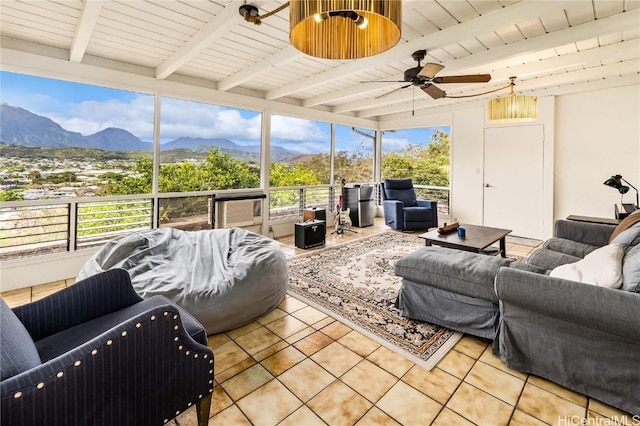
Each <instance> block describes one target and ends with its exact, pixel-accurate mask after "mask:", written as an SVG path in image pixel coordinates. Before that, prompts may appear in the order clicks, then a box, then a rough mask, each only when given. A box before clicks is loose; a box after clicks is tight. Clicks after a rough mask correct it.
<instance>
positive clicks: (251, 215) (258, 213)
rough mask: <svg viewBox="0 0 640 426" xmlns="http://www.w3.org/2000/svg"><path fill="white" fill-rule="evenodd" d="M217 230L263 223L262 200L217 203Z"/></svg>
mask: <svg viewBox="0 0 640 426" xmlns="http://www.w3.org/2000/svg"><path fill="white" fill-rule="evenodd" d="M216 213H217V214H216V216H217V219H216V228H234V227H235V228H242V227H245V226H253V225H258V224H261V223H262V200H230V201H221V202H219V203H217V208H216Z"/></svg>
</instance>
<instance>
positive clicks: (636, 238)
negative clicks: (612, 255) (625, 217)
mask: <svg viewBox="0 0 640 426" xmlns="http://www.w3.org/2000/svg"><path fill="white" fill-rule="evenodd" d="M638 243H640V222H637V223H635V224H633V225H632V226H630V227H629V228H628V229H625V230H624V231H622V232H621V233H619V234H618V235H617V236H616V237H615V238H613V239H612V240H611V242H610V244H620V245H621V246H622V247H624V250H625V252H626V251H627V250H629V249H630V248H632V247H633V246H635V245H637V244H638Z"/></svg>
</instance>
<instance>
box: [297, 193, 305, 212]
mask: <svg viewBox="0 0 640 426" xmlns="http://www.w3.org/2000/svg"><path fill="white" fill-rule="evenodd" d="M299 191H300V195H299V197H298V216H302V211H303V210H304V205H305V199H304V198H305V192H304V191H305V189H304V188H300V190H299Z"/></svg>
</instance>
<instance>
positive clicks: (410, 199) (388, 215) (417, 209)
mask: <svg viewBox="0 0 640 426" xmlns="http://www.w3.org/2000/svg"><path fill="white" fill-rule="evenodd" d="M380 194H381V197H382V208H383V209H384V221H385V223H386V224H387V225H389V226H391V227H392V228H393V229H397V230H399V231H414V230H418V229H425V230H428V229H429V228H434V227H435V228H437V227H438V204H437V202H435V201H430V200H418V199H417V197H416V191H415V189H414V188H413V182H412V180H411V179H385V181H384V182H382V183H381V184H380Z"/></svg>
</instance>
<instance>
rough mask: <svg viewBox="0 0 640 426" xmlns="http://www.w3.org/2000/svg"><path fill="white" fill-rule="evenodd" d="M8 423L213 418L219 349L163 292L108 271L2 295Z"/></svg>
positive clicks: (1, 368)
mask: <svg viewBox="0 0 640 426" xmlns="http://www.w3.org/2000/svg"><path fill="white" fill-rule="evenodd" d="M0 321H1V323H0V326H1V330H2V331H1V333H0V356H1V357H0V372H1V374H2V379H1V381H0V393H1V406H0V409H1V413H0V423H2V424H3V425H13V426H21V425H42V424H47V425H60V426H69V425H92V426H98V425H132V426H133V425H137V426H140V425H162V424H164V423H167V422H168V421H169V420H170V419H172V418H174V417H176V416H177V415H178V414H180V413H182V412H183V411H185V410H186V409H188V408H189V407H191V406H192V405H195V406H196V411H197V417H198V423H199V425H201V426H203V425H206V424H207V423H208V421H209V408H210V405H211V395H212V391H213V352H212V351H211V349H209V348H208V347H207V346H206V343H207V336H206V334H205V330H204V328H203V327H202V326H201V325H200V324H199V323H198V322H197V321H196V320H195V319H194V318H193V317H191V315H189V314H188V313H187V312H185V311H183V310H182V309H181V308H179V307H177V306H176V305H175V304H173V303H172V302H170V301H169V300H168V299H166V298H164V297H163V296H154V297H151V298H149V299H145V300H143V299H142V298H140V297H139V296H138V295H137V294H136V293H135V291H134V290H133V287H132V285H131V281H130V279H129V274H128V273H127V272H126V271H125V270H123V269H112V270H109V271H106V272H103V273H101V274H97V275H94V276H91V277H89V278H86V279H84V280H82V281H79V282H77V283H76V284H74V285H72V286H70V287H67V288H65V289H63V290H60V291H59V292H57V293H54V294H52V295H51V296H48V297H46V298H44V299H41V300H38V301H36V302H33V303H29V304H27V305H23V306H19V307H16V308H14V309H11V308H9V307H8V306H7V304H6V303H5V301H4V300H3V299H2V298H0Z"/></svg>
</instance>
